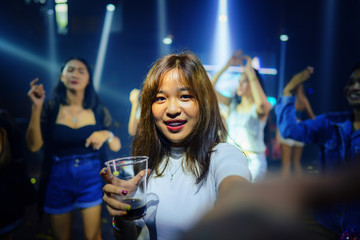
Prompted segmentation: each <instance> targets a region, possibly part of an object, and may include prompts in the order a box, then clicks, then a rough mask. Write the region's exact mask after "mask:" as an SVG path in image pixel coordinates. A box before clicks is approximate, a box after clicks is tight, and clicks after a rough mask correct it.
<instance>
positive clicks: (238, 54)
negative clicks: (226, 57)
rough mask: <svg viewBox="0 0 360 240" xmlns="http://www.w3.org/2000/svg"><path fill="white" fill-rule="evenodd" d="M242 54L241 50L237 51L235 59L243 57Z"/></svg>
mask: <svg viewBox="0 0 360 240" xmlns="http://www.w3.org/2000/svg"><path fill="white" fill-rule="evenodd" d="M241 54H242V50H241V49H239V50H237V51H236V53H235V57H237V58H238V57H240V56H241Z"/></svg>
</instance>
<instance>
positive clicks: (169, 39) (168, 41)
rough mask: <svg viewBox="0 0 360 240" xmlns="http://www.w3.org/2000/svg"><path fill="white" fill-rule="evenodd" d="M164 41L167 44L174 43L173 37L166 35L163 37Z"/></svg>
mask: <svg viewBox="0 0 360 240" xmlns="http://www.w3.org/2000/svg"><path fill="white" fill-rule="evenodd" d="M163 43H164V44H166V45H170V44H171V43H172V39H171V38H169V37H166V38H164V39H163Z"/></svg>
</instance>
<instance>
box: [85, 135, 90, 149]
mask: <svg viewBox="0 0 360 240" xmlns="http://www.w3.org/2000/svg"><path fill="white" fill-rule="evenodd" d="M90 143H91V136H90V137H88V138H87V139H86V142H85V147H89V146H90Z"/></svg>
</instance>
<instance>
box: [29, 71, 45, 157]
mask: <svg viewBox="0 0 360 240" xmlns="http://www.w3.org/2000/svg"><path fill="white" fill-rule="evenodd" d="M38 81H39V79H38V78H35V79H34V80H33V81H31V83H30V90H29V92H28V96H29V98H30V100H31V102H32V107H31V116H30V122H29V126H28V128H27V131H26V136H25V139H26V145H27V148H28V149H29V150H30V151H31V152H36V151H38V150H40V148H41V147H42V145H43V144H44V141H43V137H42V134H41V126H40V116H41V111H42V107H43V104H44V100H45V90H44V86H43V85H42V84H36V83H37V82H38Z"/></svg>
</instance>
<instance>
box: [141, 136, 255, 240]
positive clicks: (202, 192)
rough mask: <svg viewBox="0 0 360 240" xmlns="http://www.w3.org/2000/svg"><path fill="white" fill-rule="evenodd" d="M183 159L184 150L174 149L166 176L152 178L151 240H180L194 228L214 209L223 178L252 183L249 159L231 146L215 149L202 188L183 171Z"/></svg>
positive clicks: (149, 203) (149, 205)
mask: <svg viewBox="0 0 360 240" xmlns="http://www.w3.org/2000/svg"><path fill="white" fill-rule="evenodd" d="M182 159H183V152H182V149H172V152H171V156H170V158H169V163H168V166H167V168H166V169H165V171H164V173H163V175H162V176H161V177H155V176H154V175H152V176H150V178H149V182H148V189H147V192H148V194H147V213H146V215H145V217H144V221H145V223H146V226H147V228H148V229H149V232H150V235H151V239H158V240H173V239H178V238H179V237H181V236H182V234H184V233H185V232H187V231H188V230H189V229H190V228H191V227H193V226H194V225H195V224H196V223H197V222H198V221H199V220H200V219H201V218H202V217H203V216H204V214H205V213H206V212H207V211H209V210H210V209H211V208H213V207H214V204H215V201H216V199H217V191H218V188H219V185H220V183H221V182H222V180H224V178H226V177H228V176H234V175H236V176H241V177H243V178H245V179H247V180H248V181H251V173H250V171H249V168H248V162H247V159H246V157H245V156H244V154H243V153H242V152H241V150H240V149H238V148H237V147H235V146H233V145H231V144H228V143H220V144H218V145H217V146H216V147H215V148H214V152H213V153H212V156H211V161H210V167H209V173H208V175H207V177H206V179H204V181H203V182H202V183H201V184H196V182H195V180H196V179H195V177H194V176H193V175H192V174H190V173H185V172H184V171H183V169H182V166H181V161H182ZM163 162H165V161H163ZM162 167H163V166H162ZM160 169H162V168H160Z"/></svg>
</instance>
